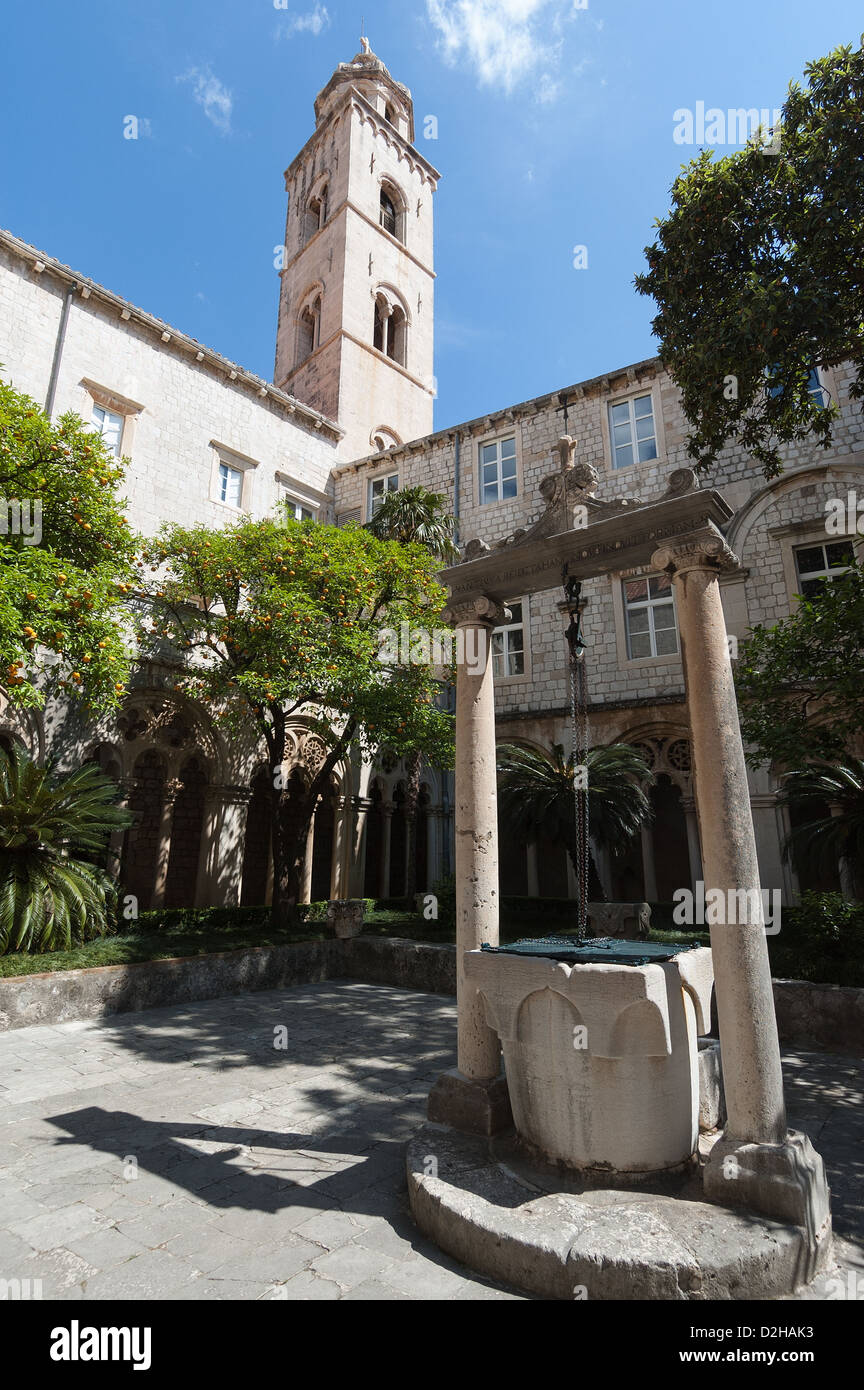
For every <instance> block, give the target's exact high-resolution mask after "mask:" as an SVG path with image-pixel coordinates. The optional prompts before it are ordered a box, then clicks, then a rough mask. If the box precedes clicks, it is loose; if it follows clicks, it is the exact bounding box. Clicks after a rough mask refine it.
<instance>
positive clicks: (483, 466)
mask: <svg viewBox="0 0 864 1390" xmlns="http://www.w3.org/2000/svg"><path fill="white" fill-rule="evenodd" d="M515 496H516V439H515V437H514V436H512V435H511V437H510V438H509V439H497V440H496V441H495V443H494V444H481V445H480V501H481V502H502V501H504V499H505V498H507V497H515Z"/></svg>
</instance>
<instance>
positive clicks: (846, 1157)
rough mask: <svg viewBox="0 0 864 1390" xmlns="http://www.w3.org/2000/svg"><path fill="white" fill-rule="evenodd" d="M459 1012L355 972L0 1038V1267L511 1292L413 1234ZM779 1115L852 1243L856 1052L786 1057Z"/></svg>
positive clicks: (859, 1118)
mask: <svg viewBox="0 0 864 1390" xmlns="http://www.w3.org/2000/svg"><path fill="white" fill-rule="evenodd" d="M454 1043H455V1006H454V1004H453V1002H452V1001H451V1000H449V999H444V998H441V997H438V996H434V995H428V994H413V993H409V992H407V991H404V990H398V989H388V988H384V987H379V986H374V985H361V984H353V983H350V982H328V983H325V984H318V985H310V986H307V987H304V988H298V989H291V990H273V991H269V992H267V993H261V994H244V995H239V996H235V997H232V998H228V999H221V1000H217V1001H207V1002H204V1003H195V1004H186V1005H183V1006H178V1007H173V1008H164V1009H153V1010H149V1011H148V1012H146V1013H138V1014H126V1015H120V1016H118V1017H115V1018H112V1019H107V1020H103V1021H98V1022H94V1021H89V1022H81V1023H66V1024H60V1025H57V1026H54V1027H45V1028H26V1029H20V1030H17V1031H14V1032H10V1033H6V1034H3V1035H2V1036H0V1102H2V1104H0V1194H2V1195H0V1278H3V1279H7V1280H8V1279H16V1278H17V1279H27V1278H29V1279H31V1280H36V1279H39V1280H41V1281H42V1297H43V1298H46V1299H64V1298H71V1299H80V1298H85V1299H107V1298H121V1299H178V1298H179V1299H198V1298H201V1299H238V1298H239V1299H262V1298H263V1299H319V1298H320V1299H343V1298H344V1299H375V1300H389V1299H415V1300H426V1299H460V1300H461V1299H508V1298H510V1299H512V1298H517V1299H518V1298H519V1295H518V1294H514V1293H512V1292H509V1291H507V1290H504V1289H501V1288H499V1287H497V1286H496V1285H494V1284H491V1283H489V1282H488V1281H485V1280H483V1279H480V1278H477V1277H476V1276H474V1275H472V1274H470V1273H469V1272H468V1271H467V1270H465V1269H464V1268H462V1267H461V1266H459V1265H457V1264H456V1263H455V1262H453V1261H451V1260H449V1259H447V1257H445V1256H444V1255H442V1254H441V1252H440V1251H438V1250H437V1249H436V1248H435V1247H434V1246H432V1245H430V1244H429V1243H428V1242H426V1241H424V1240H423V1239H422V1238H421V1237H420V1236H419V1234H418V1233H417V1231H416V1228H415V1227H414V1225H413V1223H412V1221H411V1218H410V1215H409V1214H408V1209H407V1201H406V1195H405V1182H404V1176H403V1144H404V1141H405V1139H406V1138H407V1137H408V1136H409V1135H410V1133H411V1131H412V1129H413V1128H414V1127H415V1126H416V1125H417V1124H418V1123H419V1122H420V1120H421V1119H422V1117H423V1112H424V1106H425V1100H426V1095H427V1092H428V1090H429V1086H430V1084H431V1083H432V1081H433V1080H434V1078H435V1077H436V1075H437V1074H438V1073H439V1072H440V1071H441V1070H442V1069H443V1068H444V1067H447V1066H451V1065H452V1064H453V1062H454V1060H455V1059H454ZM785 1062H786V1074H787V1094H788V1097H789V1102H790V1123H791V1124H792V1125H793V1126H795V1127H800V1128H803V1129H806V1130H807V1131H808V1132H809V1134H810V1135H811V1138H812V1139H813V1141H814V1143H815V1144H816V1146H817V1148H819V1149H820V1151H821V1152H822V1154H823V1156H824V1157H825V1160H826V1163H827V1165H828V1168H829V1178H830V1182H831V1187H832V1192H833V1200H834V1220H835V1230H836V1231H837V1232H838V1234H840V1235H842V1236H844V1237H846V1239H847V1240H849V1241H851V1242H853V1247H854V1246H857V1252H858V1253H857V1256H856V1258H855V1261H854V1262H855V1264H856V1265H857V1264H859V1262H860V1259H861V1255H860V1251H861V1249H862V1248H864V1058H854V1057H852V1058H850V1057H840V1056H834V1055H827V1054H814V1053H792V1054H788V1055H787V1057H786V1059H785Z"/></svg>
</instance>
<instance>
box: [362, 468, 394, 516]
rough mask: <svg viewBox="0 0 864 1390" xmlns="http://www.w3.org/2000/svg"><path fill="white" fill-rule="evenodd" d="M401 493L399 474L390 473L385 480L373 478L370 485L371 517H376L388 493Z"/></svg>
mask: <svg viewBox="0 0 864 1390" xmlns="http://www.w3.org/2000/svg"><path fill="white" fill-rule="evenodd" d="M398 491H399V474H398V473H388V474H386V475H385V476H384V477H383V478H373V479H372V481H371V483H370V484H369V516H370V518H371V517H373V516H374V515H375V513H376V512H377V510H378V508H379V507H380V506H381V503H382V502H383V501H384V498H385V497H386V496H387V493H388V492H398Z"/></svg>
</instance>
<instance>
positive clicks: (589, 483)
mask: <svg viewBox="0 0 864 1390" xmlns="http://www.w3.org/2000/svg"><path fill="white" fill-rule="evenodd" d="M576 443H577V441H576V440H575V439H573V438H572V436H571V435H569V434H565V435H562V437H561V438H560V439H559V440H558V443H557V444H556V446H555V454H556V456H557V458H558V461H559V467H558V471H557V472H555V473H549V474H548V475H547V476H546V477H545V478H544V479H543V480H542V482H541V483H540V488H539V492H540V496H541V497H542V498H543V501H544V502H545V504H546V509H545V511H543V512H542V513H541V515H540V516H539V517H538V519H537V520H536V521H535V522H534V523H533V525H531V526H527V527H520V529H519V530H517V531H514V532H513V533H512V535H509V536H505V538H504V540H501V541H497V542H496V544H495V545H494V546H488V545H487V544H486V543H485V541H481V540H476V539H475V540H471V541H469V542H468V544H467V545H466V546H465V548H464V550H463V552H462V559H463V561H470V560H478V559H480V557H481V556H483V555H488V554H490V552H491V551H492V550H493V549H494V550H504V549H508V548H509V547H511V546H517V545H525V544H527V543H528V542H529V541H536V540H543V539H544V537H546V536H558V535H560V534H561V532H562V531H572V530H573V529H574V528H575V529H581V528H582V527H585V526H589V525H590V524H591V522H592V521H604V520H605V519H606V517H609V516H617V515H619V513H620V512H622V511H624V510H625V508H627V507H636V506H637V505H638V503H636V502H635V501H634V500H633V499H632V498H630V497H617V498H614V499H613V500H612V501H609V502H601V501H599V500H598V499H597V498H596V497H595V496H594V494H595V492H596V491H597V488H598V487H599V485H600V475H599V473H598V472H597V469H596V468H595V467H594V466H593V464H590V463H586V462H582V463H577V462H576V459H575V454H576ZM679 472H680V473H691V472H692V470H690V469H680V470H679ZM676 476H677V474H673V477H676ZM693 477H695V474H693ZM680 490H681V491H688V488H686V487H681V488H680ZM670 491H671V486H670Z"/></svg>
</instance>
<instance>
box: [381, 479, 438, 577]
mask: <svg viewBox="0 0 864 1390" xmlns="http://www.w3.org/2000/svg"><path fill="white" fill-rule="evenodd" d="M447 505H448V499H447V497H446V496H445V495H444V493H443V492H429V491H428V489H427V488H425V487H406V488H402V489H401V491H399V492H388V493H387V495H386V496H385V498H384V500H383V502H382V503H381V505H380V507H379V508H378V510H377V511H376V513H375V515H374V516H373V517H372V519H371V521H367V522H366V530H367V531H371V532H372V535H373V536H377V537H378V539H379V540H381V541H401V542H402V544H403V545H409V544H412V543H413V544H415V545H422V546H423V547H424V549H425V550H428V551H429V552H430V554H432V555H434V556H435V558H436V559H438V560H455V559H456V558H457V557H458V555H459V551H458V549H457V546H456V542H455V540H454V535H455V532H456V518H455V517H453V516H450V514H449V513H448V512H447V511H446V508H447Z"/></svg>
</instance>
